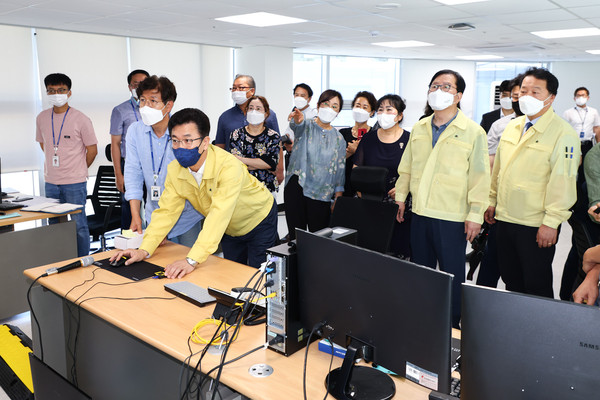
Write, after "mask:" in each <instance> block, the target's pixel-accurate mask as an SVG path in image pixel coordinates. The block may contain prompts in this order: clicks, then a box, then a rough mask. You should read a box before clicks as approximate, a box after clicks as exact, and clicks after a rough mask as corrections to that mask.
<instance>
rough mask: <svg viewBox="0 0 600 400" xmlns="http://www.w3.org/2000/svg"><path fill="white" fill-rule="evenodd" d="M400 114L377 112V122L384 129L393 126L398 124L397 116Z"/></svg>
mask: <svg viewBox="0 0 600 400" xmlns="http://www.w3.org/2000/svg"><path fill="white" fill-rule="evenodd" d="M397 116H398V114H384V113H381V114H377V122H378V123H379V126H380V127H382V128H383V129H390V128H391V127H392V126H394V125H396V124H397V122H396V117H397Z"/></svg>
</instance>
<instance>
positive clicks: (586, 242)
mask: <svg viewBox="0 0 600 400" xmlns="http://www.w3.org/2000/svg"><path fill="white" fill-rule="evenodd" d="M568 222H569V225H571V229H572V230H573V241H574V243H575V248H576V249H577V255H578V258H579V267H578V268H577V277H576V278H575V282H574V284H573V290H572V291H571V293H573V292H574V291H575V289H577V288H578V287H579V285H581V282H583V280H584V279H585V275H586V274H585V272H583V269H582V261H583V253H585V251H586V250H587V249H589V248H590V247H594V246H596V245H597V244H599V243H600V241H599V237H598V232H599V228H600V227H596V226H594V223H593V222H592V221H591V220H590V219H589V217H588V216H587V215H582V214H579V213H575V212H574V213H573V214H572V215H571V218H569V220H568Z"/></svg>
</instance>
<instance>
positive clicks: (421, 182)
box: [396, 110, 490, 224]
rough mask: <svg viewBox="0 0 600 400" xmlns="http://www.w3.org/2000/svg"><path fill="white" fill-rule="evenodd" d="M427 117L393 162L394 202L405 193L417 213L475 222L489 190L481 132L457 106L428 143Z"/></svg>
mask: <svg viewBox="0 0 600 400" xmlns="http://www.w3.org/2000/svg"><path fill="white" fill-rule="evenodd" d="M432 118H433V116H430V117H428V118H424V119H422V120H420V121H419V122H417V123H416V124H415V125H414V127H413V130H412V132H411V135H410V139H409V142H408V146H407V147H406V150H405V151H404V155H403V156H402V161H400V165H399V166H398V174H399V177H398V180H397V181H396V201H405V200H406V196H407V195H408V193H409V192H410V193H412V196H413V200H412V201H413V205H412V211H413V212H414V213H416V214H418V215H421V216H426V217H430V218H437V219H442V220H446V221H455V222H464V221H465V220H469V221H472V222H476V223H479V224H481V223H483V213H484V212H485V210H486V209H487V207H488V197H489V192H490V162H489V156H488V150H487V149H488V148H487V140H486V136H485V131H484V130H483V128H481V126H479V125H478V124H477V123H475V122H474V121H472V120H470V119H469V118H467V116H466V115H465V114H464V113H463V112H462V111H460V110H458V115H457V116H456V118H455V119H454V121H452V122H451V123H450V125H448V127H447V128H446V129H445V130H444V132H442V134H441V135H440V138H439V140H438V142H437V143H436V145H435V147H433V145H432V131H431V119H432Z"/></svg>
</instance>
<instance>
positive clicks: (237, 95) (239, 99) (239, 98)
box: [231, 90, 248, 106]
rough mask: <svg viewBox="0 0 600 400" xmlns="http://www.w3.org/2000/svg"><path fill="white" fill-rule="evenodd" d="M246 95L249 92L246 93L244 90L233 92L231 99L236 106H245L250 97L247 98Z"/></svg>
mask: <svg viewBox="0 0 600 400" xmlns="http://www.w3.org/2000/svg"><path fill="white" fill-rule="evenodd" d="M246 93H247V92H244V91H243V90H238V91H235V92H231V98H232V99H233V101H234V102H235V104H237V105H238V106H241V105H242V104H244V103H245V102H247V101H248V97H246Z"/></svg>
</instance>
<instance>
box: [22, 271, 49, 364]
mask: <svg viewBox="0 0 600 400" xmlns="http://www.w3.org/2000/svg"><path fill="white" fill-rule="evenodd" d="M45 276H48V274H42V275H40V276H38V277H37V278H35V279H34V281H33V282H31V285H29V289H27V304H28V305H29V311H30V312H31V316H32V317H33V320H34V321H35V324H36V325H37V331H38V340H39V342H40V360H42V362H43V361H44V346H43V345H42V329H41V328H40V323H39V322H38V319H37V317H36V316H35V312H33V307H32V306H31V288H32V287H33V285H34V284H35V283H36V282H37V281H38V280H39V279H40V278H43V277H45Z"/></svg>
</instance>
